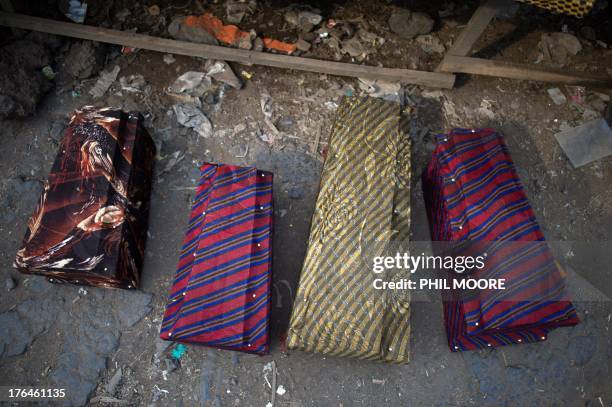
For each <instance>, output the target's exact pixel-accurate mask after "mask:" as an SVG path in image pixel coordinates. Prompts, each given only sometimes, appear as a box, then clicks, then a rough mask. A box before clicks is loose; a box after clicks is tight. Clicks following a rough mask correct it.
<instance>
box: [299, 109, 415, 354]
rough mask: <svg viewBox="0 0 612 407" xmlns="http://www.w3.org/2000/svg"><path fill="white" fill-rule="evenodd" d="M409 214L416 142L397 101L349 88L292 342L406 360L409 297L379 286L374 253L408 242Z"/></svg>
mask: <svg viewBox="0 0 612 407" xmlns="http://www.w3.org/2000/svg"><path fill="white" fill-rule="evenodd" d="M409 221H410V142H409V138H408V135H407V134H404V133H403V132H402V131H401V123H400V107H399V104H397V103H394V102H389V101H384V100H380V99H375V98H363V97H351V98H344V99H343V100H342V103H341V104H340V107H339V108H338V111H337V114H336V120H335V123H334V126H333V129H332V134H331V140H330V146H329V152H328V155H327V159H326V161H325V166H324V168H323V174H322V178H321V186H320V191H319V195H318V198H317V203H316V207H315V211H314V215H313V219H312V224H311V229H310V237H309V241H308V249H307V252H306V258H305V261H304V266H303V269H302V273H301V276H300V282H299V287H298V291H297V294H296V300H295V303H294V305H293V311H292V315H291V321H290V324H289V332H288V339H287V345H288V347H289V348H290V349H296V350H304V351H311V352H319V353H324V354H329V355H335V356H343V357H355V358H360V359H377V360H383V361H388V362H406V361H408V358H409V338H410V299H409V297H408V295H407V294H397V293H391V292H389V291H387V290H376V289H374V287H373V286H372V281H373V276H374V274H373V273H372V257H373V255H380V252H381V251H384V250H386V249H387V248H388V246H389V245H390V244H392V243H393V242H398V241H400V242H401V241H404V242H405V241H406V240H407V238H408V235H409V229H410V227H409V226H410V225H409ZM406 292H407V290H406Z"/></svg>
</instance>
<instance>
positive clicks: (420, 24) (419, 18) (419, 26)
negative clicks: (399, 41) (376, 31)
mask: <svg viewBox="0 0 612 407" xmlns="http://www.w3.org/2000/svg"><path fill="white" fill-rule="evenodd" d="M388 24H389V28H390V29H391V31H393V32H394V33H396V34H397V35H399V36H400V37H402V38H405V39H408V40H410V39H412V38H414V37H416V36H417V35H420V34H429V33H430V32H431V30H432V29H433V26H434V20H433V19H432V18H431V17H429V16H428V15H427V14H425V13H413V12H411V11H410V10H405V9H400V10H398V11H396V12H395V13H393V15H391V17H390V18H389V21H388Z"/></svg>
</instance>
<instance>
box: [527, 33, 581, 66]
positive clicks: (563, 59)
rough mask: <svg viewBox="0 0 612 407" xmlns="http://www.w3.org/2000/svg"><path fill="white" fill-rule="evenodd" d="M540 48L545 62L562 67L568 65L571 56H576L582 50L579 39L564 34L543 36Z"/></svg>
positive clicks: (539, 44)
mask: <svg viewBox="0 0 612 407" xmlns="http://www.w3.org/2000/svg"><path fill="white" fill-rule="evenodd" d="M538 47H539V49H540V51H541V52H542V55H543V58H544V61H546V62H549V63H553V64H556V65H560V66H563V65H565V64H567V63H568V58H569V57H570V56H571V55H576V54H578V53H579V52H580V51H581V50H582V45H581V44H580V40H579V39H578V38H576V37H575V36H574V35H572V34H569V33H563V32H557V33H552V34H542V39H541V40H540V42H539V43H538Z"/></svg>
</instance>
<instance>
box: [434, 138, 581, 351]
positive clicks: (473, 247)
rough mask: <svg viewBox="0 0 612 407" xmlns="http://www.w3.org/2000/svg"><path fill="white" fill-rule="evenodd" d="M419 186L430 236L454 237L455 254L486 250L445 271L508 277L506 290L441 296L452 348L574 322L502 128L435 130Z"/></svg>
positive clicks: (538, 336) (512, 339)
mask: <svg viewBox="0 0 612 407" xmlns="http://www.w3.org/2000/svg"><path fill="white" fill-rule="evenodd" d="M423 190H424V195H425V201H426V206H427V212H428V217H429V225H430V231H431V236H432V240H433V241H434V242H436V241H446V242H452V243H451V244H450V245H446V246H447V247H446V249H445V250H451V252H452V254H453V255H467V254H469V255H485V256H486V260H485V267H484V268H483V269H482V270H475V271H474V272H472V273H470V274H469V276H459V275H457V274H456V273H454V272H449V273H448V275H447V277H448V278H467V277H469V278H477V279H478V278H504V279H506V283H505V285H506V289H505V290H472V291H468V290H461V291H460V290H455V291H452V293H451V295H450V297H449V298H445V299H444V301H443V303H444V313H445V315H444V316H445V323H446V331H447V336H448V342H449V346H450V348H451V350H453V351H459V350H469V349H479V348H487V347H496V346H501V345H507V344H512V343H524V342H535V341H541V340H545V339H546V337H547V335H548V332H549V331H550V330H552V329H554V328H557V327H560V326H568V325H575V324H577V323H578V317H577V315H576V311H575V309H574V307H573V305H572V303H571V302H570V301H569V300H568V299H567V297H566V296H565V294H564V276H563V272H562V270H561V269H560V268H559V267H558V265H557V264H556V263H555V261H554V259H553V256H552V254H551V252H550V250H549V248H548V246H547V244H546V242H545V241H544V235H543V234H542V231H541V230H540V227H539V226H538V223H537V221H536V218H535V214H534V212H533V210H532V208H531V206H530V205H529V202H528V201H527V196H526V195H525V192H524V190H523V187H522V185H521V182H520V179H519V177H518V174H517V173H516V170H515V168H514V164H513V162H512V159H511V157H510V154H509V152H508V148H507V147H506V145H505V143H504V141H503V138H502V136H501V134H499V133H498V132H496V131H495V130H493V129H478V130H464V129H455V130H453V131H452V132H451V133H450V134H448V135H440V136H438V140H437V147H436V150H435V151H434V153H433V157H432V160H431V162H430V163H429V165H428V167H427V169H426V171H425V172H424V173H423ZM438 254H440V253H438ZM450 273H453V274H454V275H452V276H451V275H450Z"/></svg>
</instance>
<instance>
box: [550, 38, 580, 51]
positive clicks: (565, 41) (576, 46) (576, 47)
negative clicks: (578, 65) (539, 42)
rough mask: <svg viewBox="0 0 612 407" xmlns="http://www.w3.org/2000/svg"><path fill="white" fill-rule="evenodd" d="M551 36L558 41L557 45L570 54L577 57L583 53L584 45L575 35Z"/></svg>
mask: <svg viewBox="0 0 612 407" xmlns="http://www.w3.org/2000/svg"><path fill="white" fill-rule="evenodd" d="M550 36H551V37H552V38H553V39H554V40H555V41H556V43H557V44H558V45H559V46H561V47H563V48H565V49H566V50H567V51H568V52H569V53H570V54H572V55H577V54H578V53H579V52H580V51H582V44H580V40H579V39H578V38H576V36H575V35H572V34H569V33H552V34H550Z"/></svg>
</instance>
